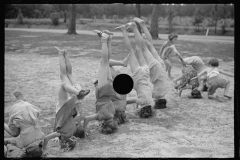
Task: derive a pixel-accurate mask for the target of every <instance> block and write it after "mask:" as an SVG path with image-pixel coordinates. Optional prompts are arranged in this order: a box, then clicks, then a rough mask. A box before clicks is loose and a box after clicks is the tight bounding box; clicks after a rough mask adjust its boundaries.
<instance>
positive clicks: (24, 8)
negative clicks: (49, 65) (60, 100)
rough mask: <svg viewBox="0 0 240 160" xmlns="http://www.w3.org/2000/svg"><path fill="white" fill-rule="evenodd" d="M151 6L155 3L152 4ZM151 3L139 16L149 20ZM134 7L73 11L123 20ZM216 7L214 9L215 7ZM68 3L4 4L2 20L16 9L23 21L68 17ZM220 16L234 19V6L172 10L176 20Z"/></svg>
mask: <svg viewBox="0 0 240 160" xmlns="http://www.w3.org/2000/svg"><path fill="white" fill-rule="evenodd" d="M153 5H154V4H153ZM153 5H152V4H141V8H140V14H141V16H144V17H150V16H151V14H152V10H153ZM135 6H136V5H135V4H122V3H114V4H77V5H76V12H77V17H78V18H80V17H84V18H92V17H93V16H96V18H102V17H103V15H105V17H106V18H109V19H111V18H113V16H117V17H118V18H124V17H127V16H132V15H136V7H135ZM169 6H170V5H163V4H161V5H159V16H160V17H164V18H165V17H168V16H169V15H168V14H169V12H168V7H169ZM216 6H217V8H216ZM69 7H70V5H69V4H5V18H7V19H12V18H17V16H18V12H19V9H20V10H21V12H22V15H23V17H25V18H49V17H50V15H51V13H53V12H60V13H61V18H63V17H64V13H65V14H67V15H68V12H69ZM222 8H224V13H222V14H220V13H219V18H220V19H227V18H232V19H234V5H230V4H218V5H214V4H184V5H180V4H175V5H174V6H173V9H174V10H175V15H177V16H179V17H185V16H186V17H192V16H194V15H196V12H197V13H198V14H201V16H203V17H212V15H213V14H216V12H223V9H222Z"/></svg>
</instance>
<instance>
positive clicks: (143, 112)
mask: <svg viewBox="0 0 240 160" xmlns="http://www.w3.org/2000/svg"><path fill="white" fill-rule="evenodd" d="M138 115H139V117H141V118H148V117H151V116H152V115H153V111H152V106H151V105H148V106H145V107H143V108H141V109H140V111H139V112H138Z"/></svg>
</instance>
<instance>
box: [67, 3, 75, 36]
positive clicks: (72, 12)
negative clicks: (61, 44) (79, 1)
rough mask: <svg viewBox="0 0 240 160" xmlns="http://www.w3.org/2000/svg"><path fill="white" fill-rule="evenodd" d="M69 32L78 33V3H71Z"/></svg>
mask: <svg viewBox="0 0 240 160" xmlns="http://www.w3.org/2000/svg"><path fill="white" fill-rule="evenodd" d="M67 34H77V32H76V5H75V4H71V10H70V19H69V24H68V32H67Z"/></svg>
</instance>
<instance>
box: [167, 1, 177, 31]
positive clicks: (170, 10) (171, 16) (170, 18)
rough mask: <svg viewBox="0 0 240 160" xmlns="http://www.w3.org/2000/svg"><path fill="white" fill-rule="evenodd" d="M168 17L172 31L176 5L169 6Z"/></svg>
mask: <svg viewBox="0 0 240 160" xmlns="http://www.w3.org/2000/svg"><path fill="white" fill-rule="evenodd" d="M167 15H168V16H167V19H168V24H169V32H170V33H171V32H172V21H173V18H174V17H175V16H176V11H175V9H174V5H169V6H168V7H167Z"/></svg>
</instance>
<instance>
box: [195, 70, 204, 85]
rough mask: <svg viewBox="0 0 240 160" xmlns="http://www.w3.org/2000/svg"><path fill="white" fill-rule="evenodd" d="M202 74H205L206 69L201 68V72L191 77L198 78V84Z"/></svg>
mask: <svg viewBox="0 0 240 160" xmlns="http://www.w3.org/2000/svg"><path fill="white" fill-rule="evenodd" d="M204 74H207V70H206V69H205V70H203V71H202V72H200V73H198V75H197V77H193V78H192V79H194V78H198V83H199V84H200V83H201V81H202V79H201V76H202V75H204Z"/></svg>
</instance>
